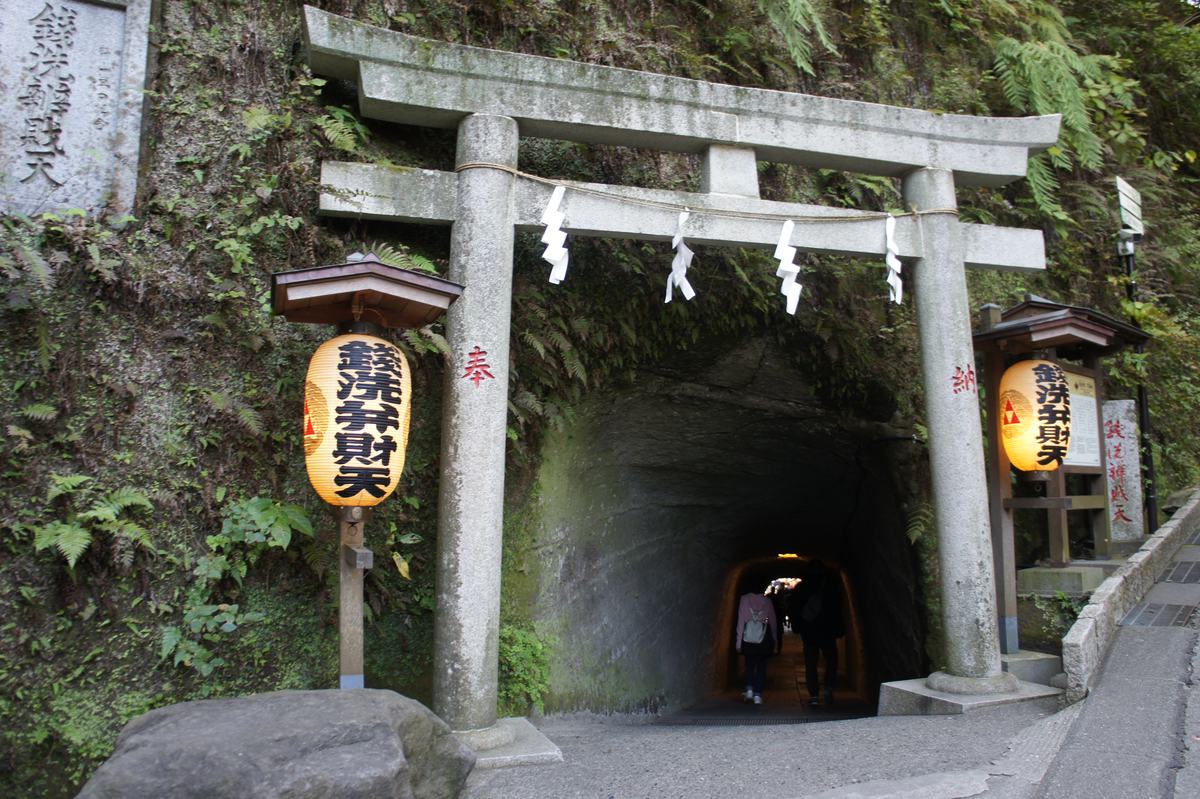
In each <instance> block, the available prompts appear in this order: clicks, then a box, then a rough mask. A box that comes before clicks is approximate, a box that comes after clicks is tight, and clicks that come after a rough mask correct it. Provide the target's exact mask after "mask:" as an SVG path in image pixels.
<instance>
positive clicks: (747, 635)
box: [734, 591, 782, 705]
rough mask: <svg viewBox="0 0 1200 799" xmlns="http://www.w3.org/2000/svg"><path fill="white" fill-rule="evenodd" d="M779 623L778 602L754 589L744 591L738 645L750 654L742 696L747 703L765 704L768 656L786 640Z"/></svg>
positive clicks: (739, 604)
mask: <svg viewBox="0 0 1200 799" xmlns="http://www.w3.org/2000/svg"><path fill="white" fill-rule="evenodd" d="M778 624H779V622H778V619H777V617H776V615H775V606H774V603H772V602H771V600H770V599H769V598H768V597H767V596H765V595H763V594H756V593H754V592H753V591H749V592H747V593H745V594H742V596H741V598H740V599H739V600H738V620H737V636H736V641H735V643H734V647H735V649H737V651H738V652H740V653H741V654H742V655H744V656H745V657H746V692H745V693H744V694H743V695H742V698H743V699H744V700H745V701H747V702H753V703H754V704H756V705H761V704H762V703H763V698H762V693H763V687H764V686H765V685H766V684H767V658H768V657H770V656H771V655H772V654H775V653H777V652H778V651H779V647H780V644H781V642H782V638H781V636H780V635H779V634H778V632H777V630H778Z"/></svg>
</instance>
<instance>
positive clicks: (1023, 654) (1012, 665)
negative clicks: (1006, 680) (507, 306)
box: [1000, 649, 1063, 685]
mask: <svg viewBox="0 0 1200 799" xmlns="http://www.w3.org/2000/svg"><path fill="white" fill-rule="evenodd" d="M1000 667H1001V668H1003V669H1004V670H1005V671H1007V672H1009V673H1010V674H1014V675H1016V677H1017V679H1018V680H1020V681H1021V682H1032V683H1037V684H1038V685H1050V684H1051V683H1050V681H1051V680H1052V679H1054V677H1055V676H1057V675H1058V674H1061V673H1062V670H1063V668H1062V658H1061V657H1059V656H1058V655H1049V654H1046V653H1045V652H1030V651H1028V650H1025V649H1021V650H1018V651H1016V652H1013V653H1011V654H1008V655H1001V656H1000Z"/></svg>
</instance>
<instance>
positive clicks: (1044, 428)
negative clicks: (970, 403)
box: [996, 361, 1071, 472]
mask: <svg viewBox="0 0 1200 799" xmlns="http://www.w3.org/2000/svg"><path fill="white" fill-rule="evenodd" d="M996 411H997V413H999V414H1000V440H1001V441H1002V442H1003V444H1004V451H1005V452H1006V453H1007V454H1008V459H1009V461H1011V462H1012V465H1013V466H1016V467H1017V468H1018V469H1020V470H1021V471H1025V472H1032V471H1039V470H1040V471H1053V470H1055V469H1057V468H1058V467H1059V466H1060V465H1062V462H1063V458H1065V457H1066V456H1067V447H1068V445H1069V444H1070V442H1071V390H1070V386H1069V385H1068V384H1067V375H1066V373H1065V372H1064V371H1063V369H1062V367H1061V366H1059V365H1058V364H1056V363H1052V362H1050V361H1020V362H1018V363H1015V364H1013V365H1012V366H1010V367H1009V368H1008V371H1006V372H1005V373H1004V376H1003V377H1002V378H1000V403H999V407H998V408H997V409H996Z"/></svg>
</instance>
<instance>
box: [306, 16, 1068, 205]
mask: <svg viewBox="0 0 1200 799" xmlns="http://www.w3.org/2000/svg"><path fill="white" fill-rule="evenodd" d="M304 21H305V38H306V42H307V46H308V61H309V64H310V65H311V66H312V68H313V69H314V71H316V72H317V73H319V74H324V75H331V76H333V77H337V78H342V79H346V80H352V81H357V83H358V89H359V101H360V106H361V110H362V112H363V114H365V115H366V116H369V117H372V118H376V119H383V120H388V121H392V122H399V123H403V124H413V125H421V126H425V127H449V128H453V127H457V125H458V123H459V122H460V121H461V120H462V119H463V117H465V116H467V115H469V114H473V113H486V114H496V115H498V116H507V117H512V118H513V119H516V120H517V121H518V123H519V125H520V128H521V133H522V134H523V135H529V136H540V137H545V138H554V139H562V140H566V141H577V142H584V143H596V144H622V145H626V146H631V147H650V148H655V149H661V150H671V151H680V152H703V151H704V150H705V149H707V148H708V147H709V146H711V145H713V144H725V145H730V146H735V147H742V148H753V149H754V151H755V155H756V157H757V158H758V160H763V161H776V162H781V163H792V164H799V165H802V166H808V167H817V168H825V169H843V170H849V171H854V172H863V173H869V174H875V175H885V176H900V175H903V174H905V173H908V172H911V171H912V170H914V169H920V168H924V167H935V168H942V169H949V170H952V171H953V172H954V173H955V182H956V183H957V185H959V186H968V185H984V186H1000V185H1004V184H1006V183H1009V182H1011V181H1012V180H1015V179H1017V178H1021V177H1024V175H1025V172H1026V165H1027V162H1028V158H1029V155H1030V154H1031V153H1037V152H1040V151H1042V150H1045V149H1046V148H1048V147H1050V146H1052V145H1053V144H1054V143H1055V142H1056V141H1057V139H1058V129H1059V124H1060V119H1061V118H1060V116H1059V115H1057V114H1053V115H1048V116H1040V117H1011V118H1009V117H1005V118H997V117H975V116H963V115H956V114H939V113H936V112H932V111H922V110H918V109H912V108H900V107H896V106H888V105H881V104H877V103H865V102H859V101H853V100H840V99H834V98H828V97H816V96H813V95H807V94H797V93H792V92H781V91H773V90H768V89H756V88H748V87H742V86H731V85H727V84H717V83H708V82H705V81H698V80H691V79H687V78H679V77H673V76H668V75H660V74H656V73H649V72H638V71H635V70H629V69H620V68H617V67H608V66H602V65H596V64H584V63H580V62H576V61H567V60H563V59H554V58H546V57H543V56H532V55H525V54H521V53H510V52H501V51H497V50H487V49H483V48H478V47H469V46H466V45H458V44H450V43H447V42H439V41H436V40H432V39H423V38H419V37H415V36H409V35H407V34H403V33H399V32H396V31H388V30H385V29H382V28H377V27H374V26H371V25H367V24H365V23H361V22H356V21H354V20H351V19H348V18H345V17H340V16H337V15H335V14H330V13H328V12H325V11H321V10H320V9H316V8H313V7H311V6H306V7H305V9H304ZM422 73H423V75H424V77H423V78H422V77H421V74H422ZM431 76H436V77H434V78H433V79H432V80H431V79H430V77H431Z"/></svg>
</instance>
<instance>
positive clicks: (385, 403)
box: [304, 333, 412, 507]
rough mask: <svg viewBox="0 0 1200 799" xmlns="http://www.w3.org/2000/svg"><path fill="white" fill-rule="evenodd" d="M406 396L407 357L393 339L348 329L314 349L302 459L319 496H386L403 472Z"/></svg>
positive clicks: (359, 502) (364, 499)
mask: <svg viewBox="0 0 1200 799" xmlns="http://www.w3.org/2000/svg"><path fill="white" fill-rule="evenodd" d="M411 400H412V378H411V377H410V376H409V373H408V361H407V360H405V358H404V353H402V352H401V351H400V350H399V349H397V348H396V346H395V345H394V344H392V343H391V342H388V341H384V340H383V339H381V338H377V337H376V336H368V335H365V334H361V333H351V334H347V335H344V336H338V337H337V338H333V339H330V340H329V341H326V342H325V343H324V344H322V345H321V346H320V347H318V348H317V351H316V352H315V353H314V354H313V357H312V360H311V361H309V364H308V376H307V377H306V378H305V380H304V460H305V465H306V466H307V467H308V480H309V482H311V483H312V485H313V488H315V489H316V490H317V493H318V494H320V495H321V499H323V500H325V501H326V502H328V503H329V504H330V505H352V506H359V507H370V506H372V505H378V504H379V503H380V502H383V501H384V500H385V499H387V498H388V496H389V495H390V494H391V493H392V491H394V490H395V489H396V484H397V483H398V482H400V473H401V472H402V471H404V452H405V450H406V449H407V447H408V424H409V419H410V417H411V411H412V402H411Z"/></svg>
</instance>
